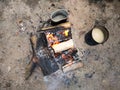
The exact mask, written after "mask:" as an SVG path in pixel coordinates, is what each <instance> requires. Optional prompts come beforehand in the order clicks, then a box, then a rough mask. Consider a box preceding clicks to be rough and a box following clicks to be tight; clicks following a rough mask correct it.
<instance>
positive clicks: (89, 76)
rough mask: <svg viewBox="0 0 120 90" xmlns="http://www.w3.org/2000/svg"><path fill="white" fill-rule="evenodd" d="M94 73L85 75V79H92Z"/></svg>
mask: <svg viewBox="0 0 120 90" xmlns="http://www.w3.org/2000/svg"><path fill="white" fill-rule="evenodd" d="M94 73H95V72H93V73H86V74H85V78H92V77H93V74H94Z"/></svg>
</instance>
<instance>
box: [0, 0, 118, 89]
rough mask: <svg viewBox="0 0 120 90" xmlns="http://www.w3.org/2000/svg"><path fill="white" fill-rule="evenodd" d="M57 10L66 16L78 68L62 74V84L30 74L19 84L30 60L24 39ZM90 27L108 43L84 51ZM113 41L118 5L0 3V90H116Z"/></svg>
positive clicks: (81, 0)
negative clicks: (96, 28)
mask: <svg viewBox="0 0 120 90" xmlns="http://www.w3.org/2000/svg"><path fill="white" fill-rule="evenodd" d="M57 9H67V10H68V11H69V21H70V22H71V23H72V25H73V26H72V28H73V30H72V34H73V39H74V43H75V46H76V47H77V48H78V50H79V56H80V59H81V60H82V62H83V64H84V67H82V68H80V69H78V70H75V71H71V72H69V73H65V75H64V74H62V75H61V76H63V77H62V79H61V78H60V77H61V76H60V75H57V76H56V77H55V78H54V77H53V78H49V79H48V78H45V77H43V75H42V73H41V71H40V70H39V69H36V70H35V72H34V73H33V75H32V76H31V77H30V78H29V80H25V79H24V74H25V67H26V65H27V64H28V63H29V61H30V58H31V47H30V42H29V34H30V33H31V32H33V33H34V32H36V31H37V30H38V29H39V28H40V27H39V26H41V24H42V22H43V21H46V20H48V19H49V16H50V13H51V12H53V11H54V10H57ZM21 21H22V22H23V26H24V28H21V27H20V26H19V22H21ZM96 24H97V25H103V26H105V27H106V28H107V29H108V31H109V39H108V40H107V41H106V42H105V43H104V44H99V45H95V46H90V45H87V44H86V42H85V34H86V33H87V32H88V31H90V30H91V29H92V28H93V27H94V25H96ZM119 35H120V0H0V90H120V61H119V59H120V38H119ZM58 78H59V79H58Z"/></svg>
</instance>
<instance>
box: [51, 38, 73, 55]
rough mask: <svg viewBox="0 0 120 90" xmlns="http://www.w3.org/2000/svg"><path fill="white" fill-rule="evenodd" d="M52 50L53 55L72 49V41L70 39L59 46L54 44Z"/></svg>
mask: <svg viewBox="0 0 120 90" xmlns="http://www.w3.org/2000/svg"><path fill="white" fill-rule="evenodd" d="M52 48H53V49H54V51H55V53H58V52H61V51H65V50H67V49H70V48H74V44H73V40H72V39H70V40H68V41H65V42H61V43H59V44H55V45H53V46H52Z"/></svg>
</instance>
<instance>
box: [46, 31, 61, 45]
mask: <svg viewBox="0 0 120 90" xmlns="http://www.w3.org/2000/svg"><path fill="white" fill-rule="evenodd" d="M47 40H48V43H49V45H50V46H52V47H53V46H54V45H56V44H58V43H60V42H59V40H58V38H57V37H56V36H54V34H53V33H48V34H47Z"/></svg>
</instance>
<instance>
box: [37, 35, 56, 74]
mask: <svg viewBox="0 0 120 90" xmlns="http://www.w3.org/2000/svg"><path fill="white" fill-rule="evenodd" d="M36 49H37V50H36V54H37V57H38V62H37V64H38V65H39V66H40V68H41V70H42V72H43V75H44V76H46V75H50V74H51V73H53V72H55V71H57V70H58V65H57V63H56V62H55V60H54V58H53V56H52V54H51V52H50V51H49V49H48V46H47V40H46V37H45V34H44V33H40V34H39V37H38V40H37V47H36Z"/></svg>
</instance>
